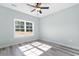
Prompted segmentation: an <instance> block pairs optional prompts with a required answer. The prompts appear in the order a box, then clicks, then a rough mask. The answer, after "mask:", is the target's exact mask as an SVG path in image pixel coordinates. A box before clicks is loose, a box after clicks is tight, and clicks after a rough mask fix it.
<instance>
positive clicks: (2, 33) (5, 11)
mask: <svg viewBox="0 0 79 59" xmlns="http://www.w3.org/2000/svg"><path fill="white" fill-rule="evenodd" d="M15 18H17V19H24V20H30V21H33V22H34V35H33V36H29V37H28V36H25V37H20V38H14V19H15ZM38 38H39V20H38V19H37V18H35V17H32V16H30V15H27V14H24V13H21V12H18V11H15V10H12V9H9V8H5V7H3V6H0V48H1V47H5V46H9V45H13V44H15V43H22V42H28V41H31V40H36V39H38Z"/></svg>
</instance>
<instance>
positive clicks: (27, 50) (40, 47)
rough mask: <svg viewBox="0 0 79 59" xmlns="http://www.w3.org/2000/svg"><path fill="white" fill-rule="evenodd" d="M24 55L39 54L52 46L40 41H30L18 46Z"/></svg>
mask: <svg viewBox="0 0 79 59" xmlns="http://www.w3.org/2000/svg"><path fill="white" fill-rule="evenodd" d="M18 48H19V49H20V50H21V52H23V53H24V55H26V56H39V55H41V54H43V53H44V52H46V51H48V50H49V49H50V48H52V46H50V45H47V44H43V43H41V42H32V43H29V44H27V45H24V46H20V47H18Z"/></svg>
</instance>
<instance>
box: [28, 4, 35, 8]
mask: <svg viewBox="0 0 79 59" xmlns="http://www.w3.org/2000/svg"><path fill="white" fill-rule="evenodd" d="M27 5H28V6H31V7H34V8H36V6H33V5H30V4H27Z"/></svg>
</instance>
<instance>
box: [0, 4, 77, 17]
mask: <svg viewBox="0 0 79 59" xmlns="http://www.w3.org/2000/svg"><path fill="white" fill-rule="evenodd" d="M30 4H31V5H35V3H30ZM76 4H77V3H42V5H41V6H49V9H42V14H40V13H38V12H37V11H34V12H31V10H33V9H34V8H33V7H30V6H28V5H27V3H14V4H13V3H0V5H2V6H5V7H8V8H11V9H14V10H17V11H20V12H23V13H26V14H29V15H32V16H35V17H44V16H47V15H49V14H52V13H56V12H58V11H61V10H63V9H66V8H69V7H71V6H73V5H76Z"/></svg>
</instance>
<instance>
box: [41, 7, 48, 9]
mask: <svg viewBox="0 0 79 59" xmlns="http://www.w3.org/2000/svg"><path fill="white" fill-rule="evenodd" d="M40 8H41V9H49V7H40Z"/></svg>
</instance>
